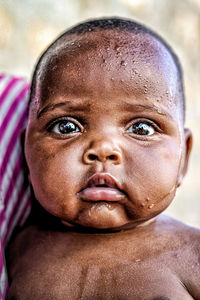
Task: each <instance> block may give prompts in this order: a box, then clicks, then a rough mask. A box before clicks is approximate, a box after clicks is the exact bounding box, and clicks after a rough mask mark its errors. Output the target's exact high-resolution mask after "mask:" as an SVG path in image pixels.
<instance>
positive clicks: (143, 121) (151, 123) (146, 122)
mask: <svg viewBox="0 0 200 300" xmlns="http://www.w3.org/2000/svg"><path fill="white" fill-rule="evenodd" d="M137 124H138V125H139V124H144V125H147V126H149V127H151V128H153V130H154V132H153V133H152V134H136V133H134V132H131V131H128V129H130V128H131V127H132V126H134V125H137ZM140 129H142V128H140ZM143 129H144V128H143ZM144 130H145V129H144ZM146 130H147V128H146ZM126 132H128V133H130V134H131V135H134V136H137V137H142V138H145V137H147V136H148V137H149V136H153V135H155V133H160V132H161V128H160V126H159V125H158V124H157V123H156V122H154V121H151V120H149V119H135V120H134V121H132V123H131V124H130V123H129V125H128V126H127V127H126Z"/></svg>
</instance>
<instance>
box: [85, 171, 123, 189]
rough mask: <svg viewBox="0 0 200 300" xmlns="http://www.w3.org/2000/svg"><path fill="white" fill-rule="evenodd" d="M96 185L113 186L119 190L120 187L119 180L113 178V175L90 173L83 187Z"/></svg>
mask: <svg viewBox="0 0 200 300" xmlns="http://www.w3.org/2000/svg"><path fill="white" fill-rule="evenodd" d="M98 186H105V187H110V188H115V189H118V190H120V191H121V187H120V184H119V182H118V181H117V180H116V178H114V176H112V175H110V174H108V173H96V174H94V175H92V176H91V177H90V178H89V179H88V181H87V184H86V187H85V188H88V187H98Z"/></svg>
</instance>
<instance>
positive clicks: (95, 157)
mask: <svg viewBox="0 0 200 300" xmlns="http://www.w3.org/2000/svg"><path fill="white" fill-rule="evenodd" d="M97 158H98V157H97V155H95V154H89V155H88V159H89V160H96V159H97Z"/></svg>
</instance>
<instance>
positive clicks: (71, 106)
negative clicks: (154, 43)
mask: <svg viewBox="0 0 200 300" xmlns="http://www.w3.org/2000/svg"><path fill="white" fill-rule="evenodd" d="M81 102H82V101H81ZM59 107H67V109H68V110H69V111H90V104H89V103H84V104H83V103H82V104H80V102H79V101H78V100H77V101H74V100H73V101H65V102H59V103H55V104H47V105H46V106H45V107H43V108H41V109H40V110H39V111H38V113H37V119H39V118H40V117H41V116H42V115H44V114H45V113H47V112H49V111H53V110H54V109H56V108H59Z"/></svg>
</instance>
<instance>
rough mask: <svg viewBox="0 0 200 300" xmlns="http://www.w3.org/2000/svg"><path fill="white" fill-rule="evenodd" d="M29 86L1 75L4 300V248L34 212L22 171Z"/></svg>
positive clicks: (0, 284) (0, 290)
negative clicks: (17, 227) (22, 142)
mask: <svg viewBox="0 0 200 300" xmlns="http://www.w3.org/2000/svg"><path fill="white" fill-rule="evenodd" d="M28 97H29V84H28V83H27V82H26V81H25V80H24V79H22V78H16V77H13V76H10V75H4V74H0V299H4V298H5V295H6V292H7V288H8V281H7V275H6V268H5V263H4V249H5V246H6V244H7V242H8V240H9V238H10V236H11V234H12V232H13V230H14V228H15V227H16V226H21V225H22V224H23V223H24V221H25V220H26V218H27V216H28V214H29V212H30V187H29V184H28V180H27V178H25V175H24V172H23V169H22V158H23V156H22V148H21V133H22V131H23V129H24V128H25V126H26V121H27V103H28Z"/></svg>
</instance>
